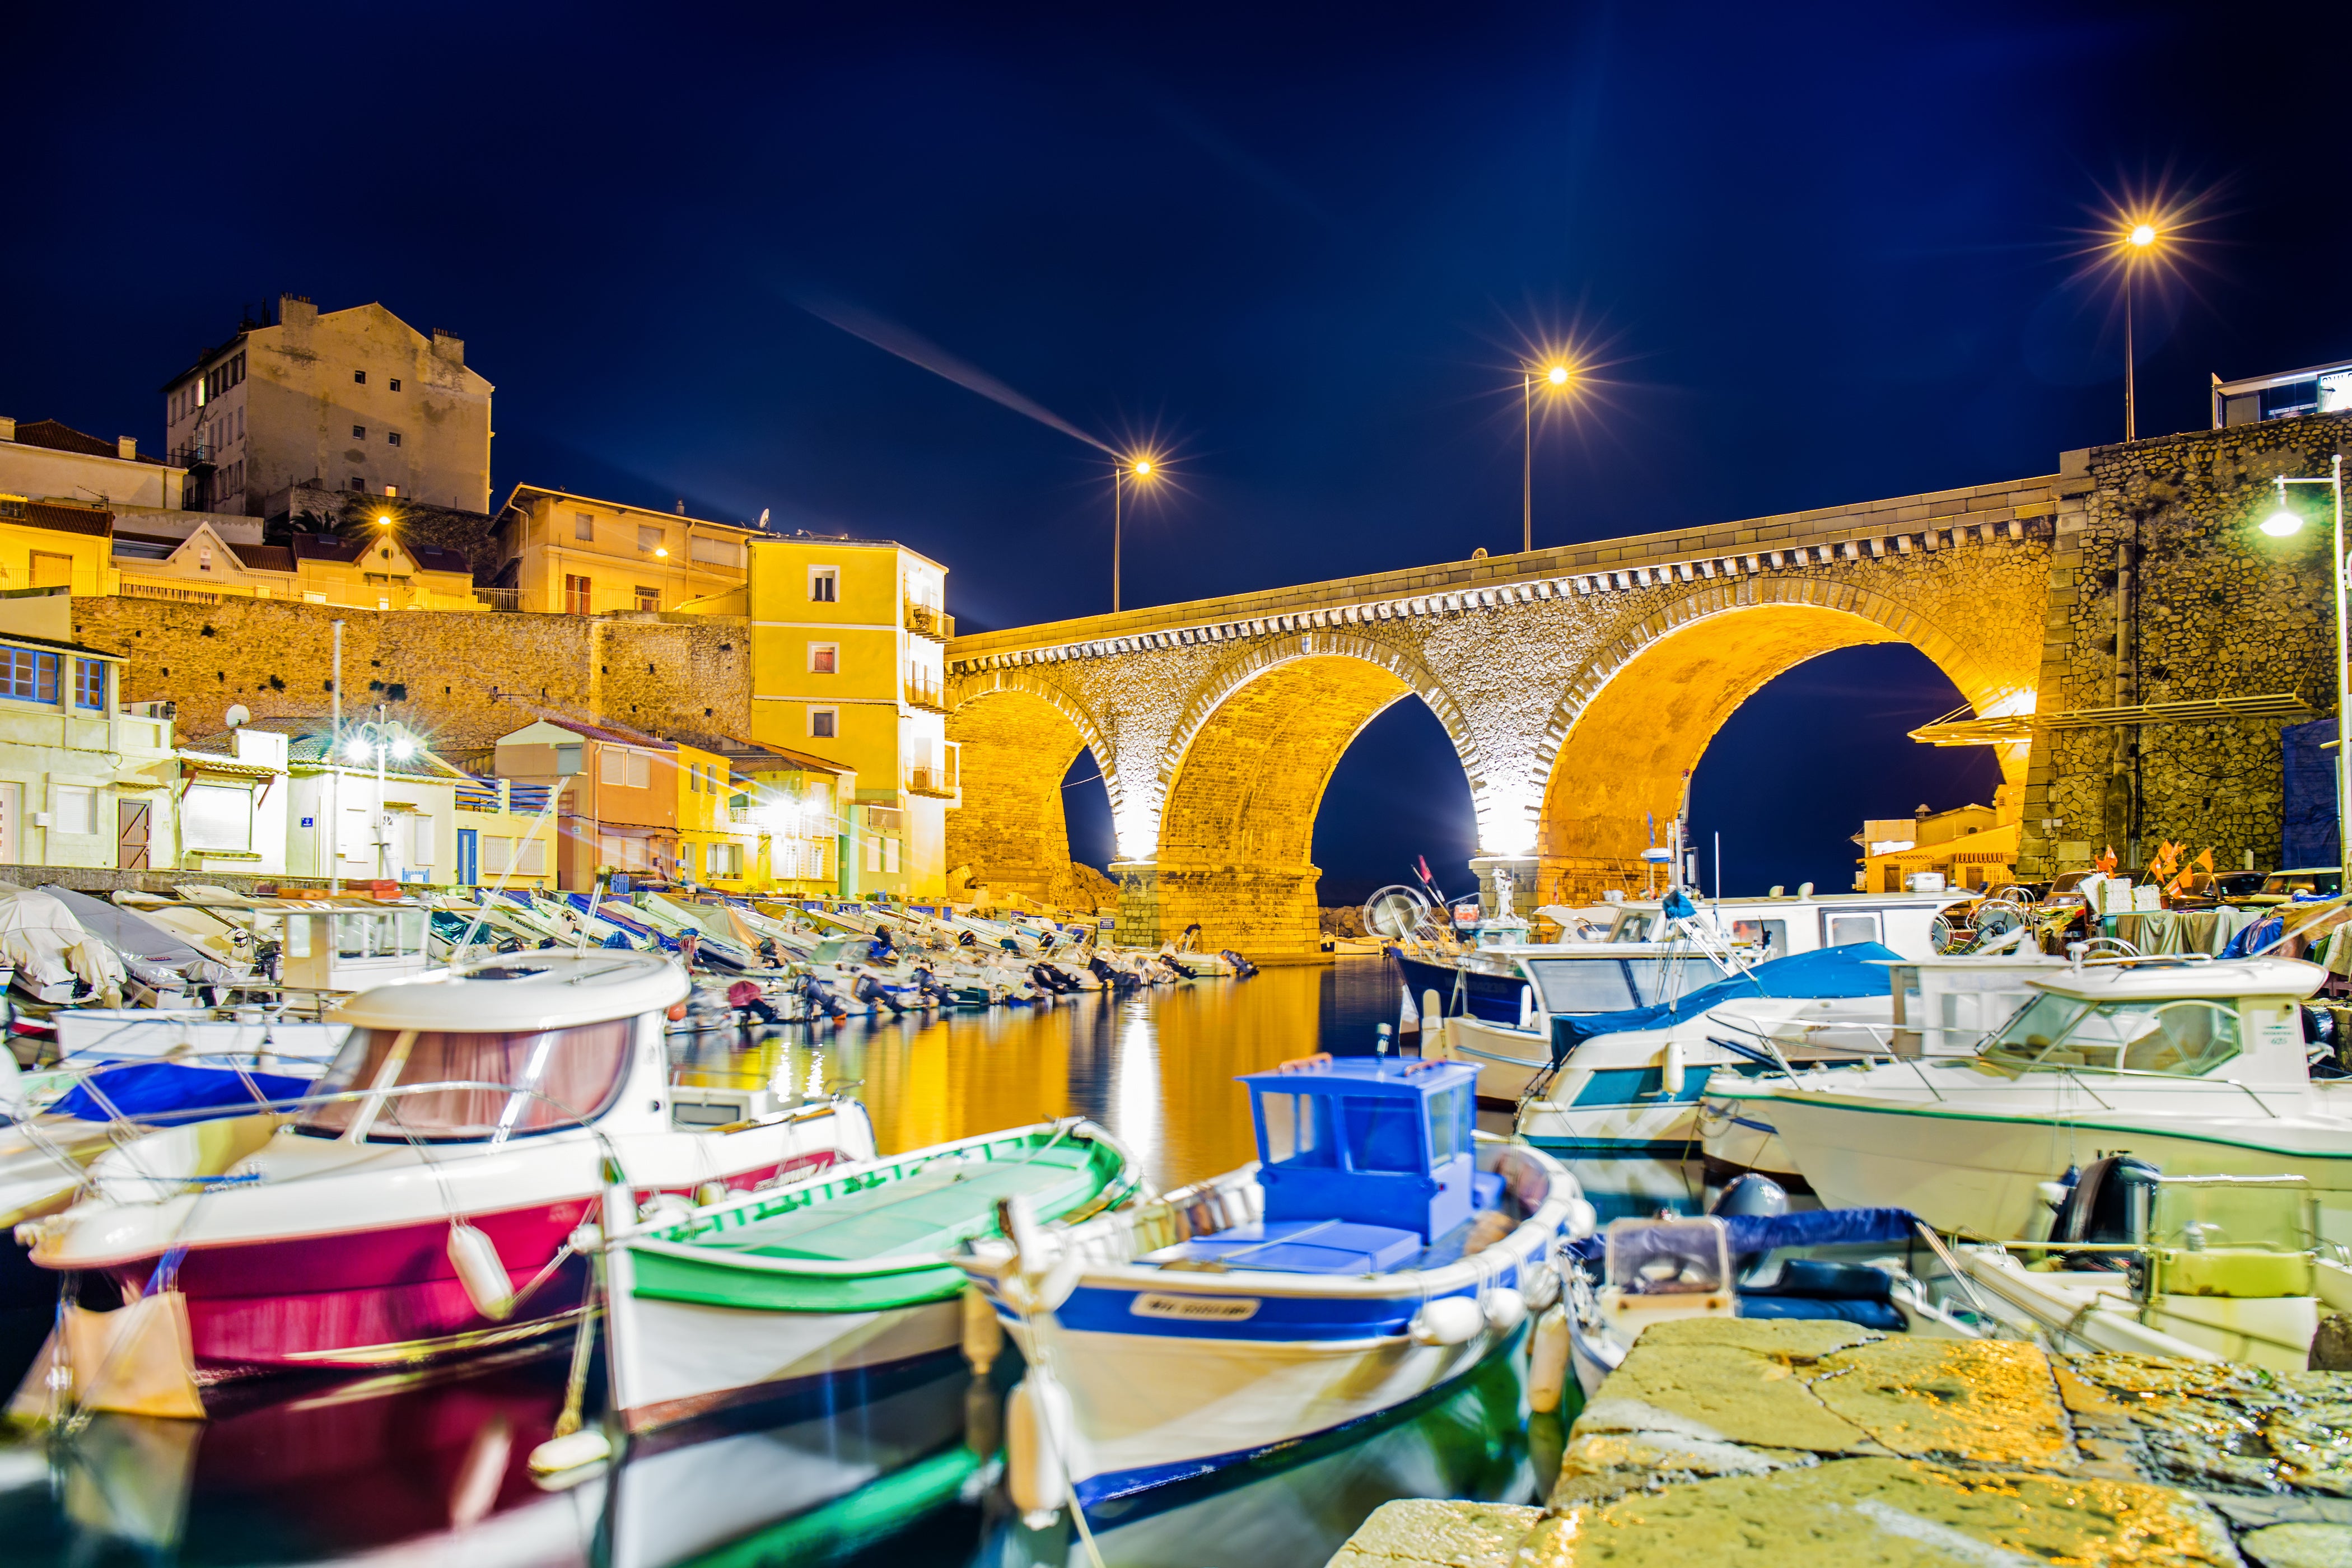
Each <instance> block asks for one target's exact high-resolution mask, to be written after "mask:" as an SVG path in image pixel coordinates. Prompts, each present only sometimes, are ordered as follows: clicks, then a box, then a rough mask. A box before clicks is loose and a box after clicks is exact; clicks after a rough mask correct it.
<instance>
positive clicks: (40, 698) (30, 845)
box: [0, 593, 177, 870]
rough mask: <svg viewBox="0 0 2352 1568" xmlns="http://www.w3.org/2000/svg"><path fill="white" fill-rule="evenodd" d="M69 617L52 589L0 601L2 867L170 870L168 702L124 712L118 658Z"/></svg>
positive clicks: (67, 605)
mask: <svg viewBox="0 0 2352 1568" xmlns="http://www.w3.org/2000/svg"><path fill="white" fill-rule="evenodd" d="M71 616H72V607H71V600H70V598H69V597H68V595H65V594H62V593H54V594H45V595H28V596H26V597H20V598H10V599H0V865H11V866H100V867H119V868H125V869H132V870H138V869H146V868H169V867H171V866H173V865H174V864H176V863H177V862H176V861H175V860H174V858H173V848H174V843H173V839H174V833H173V784H174V779H175V773H176V769H175V767H174V756H173V733H172V717H171V713H170V711H169V709H170V704H168V703H149V704H142V705H140V706H138V707H136V708H132V709H125V708H124V707H123V706H122V705H121V672H122V667H123V665H124V663H125V662H126V661H125V660H123V659H122V658H121V657H120V656H118V655H114V654H110V653H105V652H101V651H100V650H99V649H97V648H90V647H82V646H80V645H79V644H78V643H76V642H75V641H74V640H73V637H72V620H71Z"/></svg>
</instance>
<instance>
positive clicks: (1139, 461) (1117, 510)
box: [1110, 456, 1160, 615]
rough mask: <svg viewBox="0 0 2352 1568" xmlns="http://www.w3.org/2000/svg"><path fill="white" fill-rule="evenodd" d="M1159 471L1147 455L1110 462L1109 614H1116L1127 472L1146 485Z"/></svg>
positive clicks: (1158, 466)
mask: <svg viewBox="0 0 2352 1568" xmlns="http://www.w3.org/2000/svg"><path fill="white" fill-rule="evenodd" d="M1159 471H1160V465H1159V464H1157V463H1155V462H1153V461H1152V460H1151V459H1150V458H1147V457H1140V456H1139V457H1133V458H1120V459H1119V460H1118V462H1116V463H1114V464H1112V465H1111V470H1110V611H1111V614H1112V615H1117V614H1118V562H1119V548H1120V537H1121V534H1122V531H1123V530H1124V526H1125V525H1124V521H1123V519H1122V517H1121V498H1122V496H1123V494H1124V492H1125V490H1126V488H1127V478H1128V476H1129V474H1132V475H1134V476H1135V482H1136V483H1137V484H1139V485H1148V484H1150V482H1151V478H1152V476H1153V475H1154V474H1157V473H1158V472H1159Z"/></svg>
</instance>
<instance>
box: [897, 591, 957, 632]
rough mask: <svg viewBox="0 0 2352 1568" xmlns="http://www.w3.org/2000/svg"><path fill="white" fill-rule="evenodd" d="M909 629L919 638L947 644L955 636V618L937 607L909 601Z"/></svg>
mask: <svg viewBox="0 0 2352 1568" xmlns="http://www.w3.org/2000/svg"><path fill="white" fill-rule="evenodd" d="M907 629H908V631H910V632H912V633H914V634H915V635H916V636H917V637H929V638H931V639H932V640H933V641H935V642H945V641H947V640H948V639H949V638H950V637H953V636H955V617H954V616H950V615H949V614H948V613H947V612H946V611H945V610H942V609H940V607H939V606H938V605H925V604H921V603H919V602H918V601H916V600H913V599H909V600H908V601H907Z"/></svg>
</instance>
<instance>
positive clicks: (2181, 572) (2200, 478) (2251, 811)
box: [2019, 415, 2352, 878]
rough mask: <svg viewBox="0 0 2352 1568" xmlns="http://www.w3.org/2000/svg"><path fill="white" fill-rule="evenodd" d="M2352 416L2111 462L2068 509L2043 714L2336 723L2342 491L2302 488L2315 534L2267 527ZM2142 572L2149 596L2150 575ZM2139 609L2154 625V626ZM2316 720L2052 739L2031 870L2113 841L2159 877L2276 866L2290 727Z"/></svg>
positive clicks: (2043, 757)
mask: <svg viewBox="0 0 2352 1568" xmlns="http://www.w3.org/2000/svg"><path fill="white" fill-rule="evenodd" d="M2347 432H2352V416H2344V415H2312V416H2305V417H2302V418H2297V419H2279V420H2267V421H2264V422H2263V423H2261V424H2256V425H2243V426H2233V427H2231V428H2229V429H2225V430H2200V431H2192V432H2189V433H2187V434H2183V435H2179V436H2168V437H2160V438H2157V439H2151V440H2145V441H2138V442H2134V443H2132V444H2130V445H2128V446H2122V445H2119V446H2114V447H2095V448H2093V449H2092V450H2091V451H2090V452H2089V454H2088V455H2087V461H2086V462H2084V464H2083V465H2082V470H2081V473H2080V476H2079V478H2070V479H2066V480H2062V489H2063V490H2065V491H2070V492H2073V493H2071V494H2067V495H2064V496H2063V498H2062V500H2061V501H2060V510H2059V514H2058V525H2057V527H2058V531H2057V540H2056V552H2055V554H2054V555H2053V559H2052V563H2051V573H2050V585H2049V594H2048V603H2047V605H2046V609H2045V624H2044V627H2043V646H2042V673H2041V678H2040V691H2039V697H2038V701H2037V706H2036V711H2037V712H2040V713H2043V714H2049V713H2054V712H2060V711H2064V710H2079V709H2087V708H2108V707H2119V706H2125V705H2130V704H2137V703H2159V702H2179V701H2185V700H2195V699H2206V698H2221V697H2255V696H2266V695H2270V694H2273V693H2281V692H2292V693H2295V694H2297V695H2299V696H2300V697H2301V698H2302V699H2303V700H2304V701H2305V704H2306V705H2307V707H2308V709H2309V711H2308V712H2307V713H2306V714H2305V715H2304V716H2303V718H2306V719H2307V718H2313V717H2320V716H2324V715H2326V714H2327V713H2330V712H2333V711H2334V710H2335V704H2336V698H2335V687H2336V675H2335V625H2334V617H2335V613H2336V612H2335V590H2334V585H2333V583H2332V581H2331V579H2330V576H2329V565H2328V560H2329V554H2330V550H2331V544H2330V540H2331V536H2332V516H2331V511H2330V504H2331V503H2330V500H2329V496H2328V492H2327V489H2326V487H2325V486H2319V485H2295V486H2291V487H2289V492H2290V493H2289V500H2290V503H2291V504H2292V505H2293V506H2294V507H2295V509H2296V510H2299V511H2301V512H2302V513H2303V515H2304V517H2305V520H2306V521H2305V528H2304V530H2303V531H2302V532H2301V533H2298V534H2295V535H2293V536H2290V537H2288V538H2286V539H2273V538H2270V537H2268V536H2266V535H2264V534H2263V533H2262V532H2260V531H2259V530H2258V527H2257V525H2258V524H2259V523H2260V522H2261V521H2262V520H2263V518H2265V517H2268V516H2269V515H2270V514H2271V513H2272V512H2273V511H2274V510H2276V509H2277V504H2278V493H2277V490H2276V488H2275V487H2274V486H2273V482H2272V481H2273V479H2275V478H2276V477H2277V476H2280V475H2291V476H2299V477H2309V476H2322V475H2325V474H2326V473H2327V471H2328V464H2329V460H2330V459H2331V458H2333V457H2334V456H2335V454H2336V453H2337V452H2338V451H2340V450H2342V449H2343V447H2344V443H2345V438H2346V436H2347ZM2135 565H2136V566H2137V584H2134V582H2133V579H2132V575H2131V574H2132V573H2133V570H2134V567H2135ZM2135 605H2136V610H2137V613H2136V614H2135V613H2134V612H2135ZM2302 721H2303V719H2269V720H2260V721H2228V722H2204V723H2183V724H2171V725H2162V726H2145V727H2142V728H2141V729H2140V730H2139V731H2138V734H2137V742H2138V744H2139V746H2140V752H2139V755H2138V757H2137V773H2138V793H2139V814H2138V816H2139V837H2138V839H2137V842H2135V841H2134V840H2133V836H2132V799H2133V773H2134V761H2135V759H2134V756H2133V753H2132V747H2133V744H2134V742H2135V735H2134V732H2133V731H2130V730H2127V729H2122V728H2114V729H2095V730H2094V729H2084V730H2057V731H2041V732H2040V733H2039V734H2037V737H2036V739H2035V742H2034V747H2033V751H2032V757H2031V759H2030V761H2029V764H2028V770H2027V777H2026V791H2025V824H2024V834H2023V839H2022V852H2021V856H2020V858H2019V873H2020V875H2021V876H2024V877H2028V878H2039V877H2045V876H2048V875H2050V874H2052V873H2053V872H2057V871H2064V870H2074V869H2080V868H2084V867H2086V866H2087V865H2088V864H2089V863H2090V861H2091V858H2092V857H2093V856H2095V855H2096V854H2097V853H2099V851H2100V850H2101V849H2103V848H2105V847H2108V846H2113V847H2115V848H2116V851H2117V852H2118V854H2119V855H2121V856H2122V857H2123V858H2124V861H2125V864H2126V866H2137V865H2141V864H2145V863H2146V860H2147V856H2148V854H2149V853H2150V852H2151V851H2152V850H2153V849H2154V847H2155V845H2156V843H2157V841H2158V840H2159V839H2171V840H2176V841H2184V842H2186V843H2187V844H2188V845H2189V848H2190V850H2191V852H2192V853H2194V852H2196V851H2198V850H2201V849H2204V848H2207V847H2211V848H2212V849H2214V851H2215V856H2214V859H2215V863H2216V865H2217V866H2219V867H2221V868H2223V869H2233V868H2238V867H2239V866H2241V865H2242V864H2243V863H2244V858H2245V856H2246V854H2247V852H2248V851H2251V852H2252V857H2253V865H2254V866H2255V867H2256V868H2264V869H2266V868H2271V867H2273V866H2274V865H2275V863H2276V860H2277V857H2278V853H2279V839H2280V822H2281V816H2282V807H2283V804H2284V803H2283V799H2282V793H2281V779H2280V767H2279V730H2280V728H2281V726H2282V725H2283V724H2287V723H2297V722H2302Z"/></svg>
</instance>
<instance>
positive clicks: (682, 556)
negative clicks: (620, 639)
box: [490, 485, 763, 616]
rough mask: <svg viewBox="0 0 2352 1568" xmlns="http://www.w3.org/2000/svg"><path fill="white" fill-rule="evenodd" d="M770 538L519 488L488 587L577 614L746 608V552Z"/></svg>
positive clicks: (519, 601)
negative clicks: (749, 545) (758, 541)
mask: <svg viewBox="0 0 2352 1568" xmlns="http://www.w3.org/2000/svg"><path fill="white" fill-rule="evenodd" d="M761 537H763V536H762V535H761V533H760V532H759V531H757V530H754V529H748V528H738V527H736V526H735V525H734V524H732V523H725V522H705V521H702V520H701V519H699V518H692V517H688V516H685V515H684V514H683V513H680V512H663V511H647V510H644V509H643V508H640V507H631V506H623V505H622V504H620V503H619V502H618V501H609V500H593V499H592V498H590V497H587V496H575V495H572V494H569V493H567V492H565V491H562V490H551V489H544V488H542V487H541V486H538V485H517V486H516V487H515V489H514V493H513V494H512V495H511V496H509V498H508V499H507V504H506V506H505V507H504V508H503V509H501V510H500V511H499V521H498V542H499V553H500V565H499V571H498V574H497V576H496V579H495V581H494V583H493V584H492V586H491V590H490V591H491V592H493V593H495V594H498V595H506V596H509V597H510V598H511V600H512V602H511V603H510V604H508V605H506V607H507V608H509V609H517V610H540V611H544V612H547V613H550V614H563V615H575V616H593V615H604V614H606V613H608V612H612V611H619V610H679V609H684V610H691V611H695V612H698V613H699V614H704V615H736V616H740V615H741V614H742V613H743V552H744V548H745V546H746V544H747V543H748V542H750V541H751V540H754V539H758V538H761Z"/></svg>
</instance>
